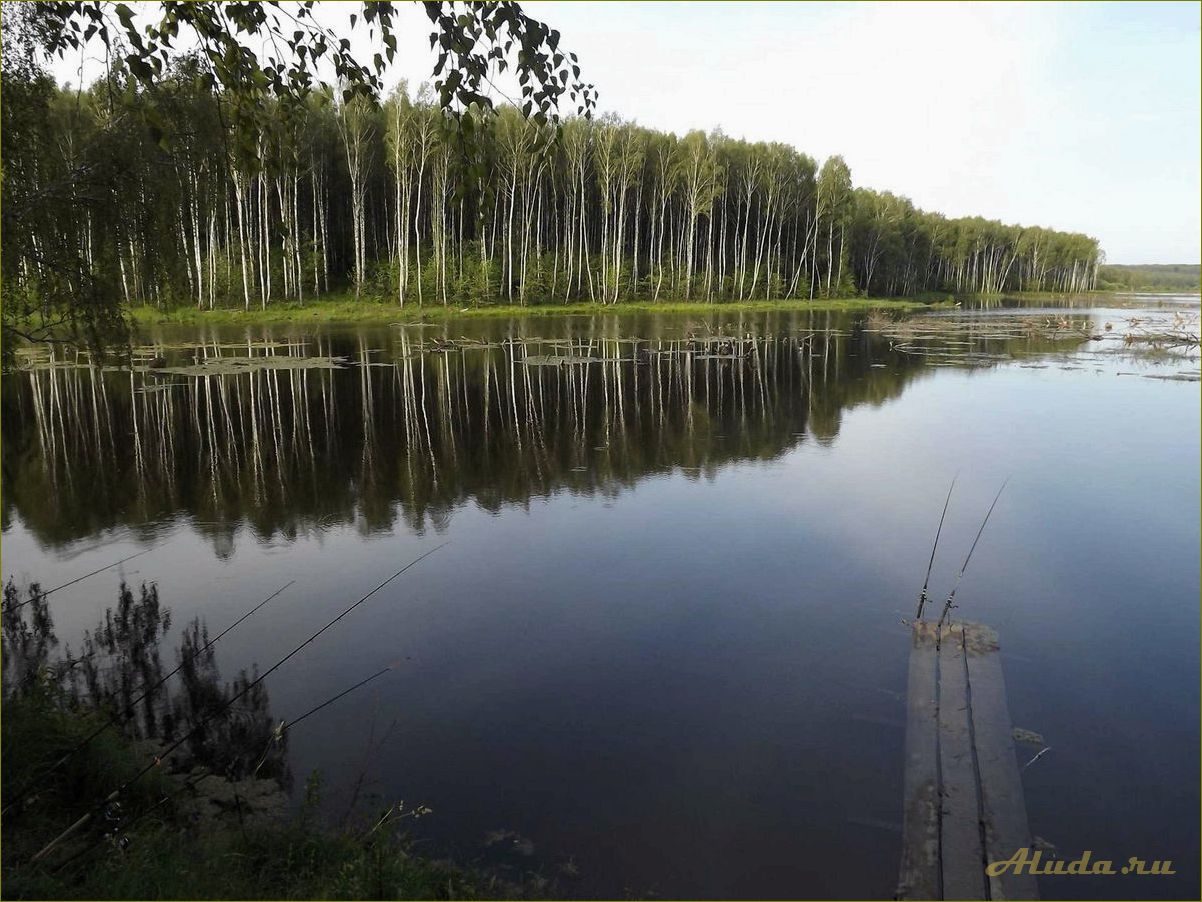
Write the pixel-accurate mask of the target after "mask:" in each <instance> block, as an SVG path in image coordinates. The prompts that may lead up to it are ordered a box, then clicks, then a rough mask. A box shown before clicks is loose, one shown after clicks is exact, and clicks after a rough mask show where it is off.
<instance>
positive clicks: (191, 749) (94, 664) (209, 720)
mask: <svg viewBox="0 0 1202 902" xmlns="http://www.w3.org/2000/svg"><path fill="white" fill-rule="evenodd" d="M49 594H50V593H49V592H47V591H44V590H43V588H42V586H41V585H39V584H38V583H32V584H30V585H29V586H27V587H25V590H24V591H23V592H22V591H21V590H20V589H18V587H17V586H16V585H15V584H14V583H13V581H12V580H9V582H8V583H7V584H6V585H5V587H4V597H3V604H2V606H0V624H2V627H3V629H2V648H0V661H2V666H3V677H4V694H5V697H7V698H11V697H14V696H25V695H29V694H31V693H39V694H43V695H46V693H47V691H48V692H49V694H48V695H46V697H47V698H49V699H53V700H54V702H55V703H56V704H59V705H62V706H64V707H65V708H66V709H68V710H75V711H78V710H88V711H98V712H101V713H102V715H103V716H105V717H111V718H112V719H113V720H114V722H115V723H117V724H120V727H121V730H122V731H123V732H124V733H125V734H126V735H127V736H130V737H131V738H134V739H137V740H142V741H147V742H150V743H152V744H153V747H154V748H156V749H162V748H166V747H169V746H172V745H174V744H175V743H176V742H177V741H178V742H179V743H181V744H182V746H183V748H182V750H181V751H180V753H179V754H178V755H176V756H175V760H176V761H177V762H178V761H179V760H183V761H184V762H186V763H185V764H184V765H183V769H184V770H187V769H189V768H191V767H204V768H206V769H208V770H210V771H212V772H214V773H220V774H224V775H226V776H228V777H230V778H231V779H241V778H243V777H246V776H249V775H250V774H251V773H252V772H253V773H254V774H255V775H257V776H259V777H262V778H264V779H268V778H270V779H273V780H276V781H277V782H279V783H280V784H281V785H288V784H289V783H290V782H291V773H290V771H289V769H288V756H287V734H286V733H281V734H279V735H276V733H275V730H274V727H275V722H274V719H273V717H272V714H271V704H270V700H269V697H268V693H267V688H266V686H265V685H263V684H262V683H257V684H256V682H255V681H256V678H257V676H258V674H257V671H256V672H253V673H248V672H247V671H245V670H243V671H242V672H240V673H239V674H238V676H237V677H236V678H235V679H234V680H233V681H232V682H231V683H226V682H225V681H224V680H223V679H222V677H221V673H220V671H219V670H218V667H217V663H216V659H215V656H214V648H213V644H212V643H211V642H210V639H209V631H208V627H207V626H206V625H205V623H204V622H203V621H202V620H201V619H200V618H199V617H196V618H193V619H192V620H191V621H190V622H189V623H188V624H187V625H186V626H185V628H184V630H183V632H182V635H181V637H180V644H179V645H178V646H177V647H176V649H175V653H174V658H175V660H176V662H177V663H178V667H173V668H171V669H170V670H167V669H165V668H164V662H163V652H162V646H163V645H164V643H166V642H168V641H170V639H169V637H170V632H171V611H170V610H169V609H168V608H167V607H165V606H164V605H162V604H161V602H160V600H159V590H158V587H157V586H156V585H154V584H153V583H152V584H149V585H147V584H146V583H143V584H142V585H141V587H140V590H139V591H138V593H137V594H136V595H135V593H134V590H133V589H132V588H131V587H130V586H128V585H127V584H126V583H124V582H122V583H121V587H120V589H119V591H118V593H117V605H116V607H109V608H106V609H105V612H104V615H103V617H102V618H101V620H100V622H99V623H97V624H96V626H95V627H94V628H93V629H90V630H87V631H85V632H84V634H83V636H82V639H81V641H80V642H79V644H78V646H77V648H78V651H77V652H73V651H72V648H71V645H70V644H68V645H67V646H65V647H64V648H63V650H62V653H61V654H59V653H58V649H59V646H60V640H59V637H58V635H57V633H56V631H55V626H54V618H53V616H52V615H51V613H50V603H49V601H48V599H47V596H48V595H49ZM176 675H178V680H173V679H172V677H173V676H176ZM234 700H236V704H235V703H234Z"/></svg>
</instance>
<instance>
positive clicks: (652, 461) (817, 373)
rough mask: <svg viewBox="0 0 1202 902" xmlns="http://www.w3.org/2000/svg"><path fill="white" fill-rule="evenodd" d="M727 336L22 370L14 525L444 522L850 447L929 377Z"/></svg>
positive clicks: (384, 341) (166, 351) (862, 338)
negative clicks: (878, 409) (866, 412)
mask: <svg viewBox="0 0 1202 902" xmlns="http://www.w3.org/2000/svg"><path fill="white" fill-rule="evenodd" d="M849 325H850V324H849ZM726 332H727V333H733V335H734V336H737V337H723V336H722V335H715V334H713V333H709V332H706V333H705V334H704V335H697V334H690V333H685V334H683V335H680V336H676V337H671V338H658V339H651V340H645V339H632V338H626V337H622V336H621V335H615V334H606V335H605V336H602V337H597V336H592V337H583V338H581V337H574V338H573V337H564V338H559V339H521V338H511V337H500V338H497V337H488V338H483V339H478V340H476V339H471V340H469V339H461V340H451V339H446V338H444V339H437V338H433V337H431V336H430V333H429V332H422V333H420V334H419V333H417V332H416V331H414V330H401V329H394V330H392V332H391V333H390V334H381V333H379V332H375V333H365V332H360V333H353V332H352V333H342V334H339V335H333V336H331V335H322V336H320V337H317V338H310V339H307V340H303V341H292V342H262V341H260V342H252V343H250V344H247V343H243V344H241V345H240V346H238V347H235V346H233V345H223V344H219V343H215V342H214V343H211V344H207V345H201V344H196V345H192V344H187V345H173V346H170V347H166V346H161V347H159V348H156V349H155V351H154V353H155V354H156V355H158V357H159V359H157V360H156V361H155V362H154V363H152V364H151V365H150V366H141V367H135V368H134V371H133V372H130V371H128V370H126V371H117V372H104V371H101V370H99V369H98V368H96V367H92V366H88V365H75V364H74V361H73V362H72V365H70V366H68V365H64V362H63V361H62V360H57V361H49V360H44V361H41V362H35V363H34V364H32V365H30V366H28V367H27V368H26V369H24V370H22V371H20V372H15V373H12V374H9V375H7V376H5V379H6V384H5V389H4V395H3V430H4V445H3V470H4V473H3V475H4V480H5V486H6V489H7V491H6V492H5V493H4V518H5V522H7V521H8V520H9V518H10V517H11V516H12V515H13V514H14V513H16V514H18V515H19V516H20V517H21V519H22V520H23V521H24V523H25V524H26V525H27V527H28V528H29V529H30V530H32V531H33V532H34V533H35V535H36V536H37V537H38V538H39V539H40V540H41V541H43V542H47V543H52V544H54V543H64V542H69V541H72V540H75V539H78V538H80V537H83V536H86V535H89V534H93V533H95V532H96V531H98V530H102V529H106V528H110V527H113V526H120V525H123V526H132V527H135V528H137V527H138V526H139V525H142V524H146V523H149V522H152V521H155V520H161V519H164V518H171V517H175V516H179V515H181V514H183V515H187V516H189V517H191V518H192V520H193V521H194V523H195V526H196V528H197V529H199V530H201V531H202V532H205V533H207V534H209V535H210V536H211V537H212V539H213V541H214V543H215V546H216V547H217V549H218V552H219V553H223V551H224V549H228V548H229V547H230V545H231V539H232V536H233V533H234V530H235V529H236V528H237V527H238V526H239V525H240V524H242V523H246V524H248V525H250V526H251V527H252V528H253V529H254V530H255V531H257V532H258V533H259V534H261V535H271V534H276V533H279V534H283V535H294V534H296V533H297V532H298V531H303V530H305V529H307V528H310V527H312V526H314V525H317V524H327V523H331V522H347V523H350V522H353V523H356V524H357V525H358V526H359V527H360V528H361V529H363V530H364V531H367V532H371V531H375V530H380V529H386V528H388V527H390V526H391V525H392V524H393V522H394V521H395V520H396V518H397V517H398V516H400V517H402V518H403V519H404V521H405V522H406V523H407V524H409V525H410V526H411V527H412V528H414V529H419V530H420V529H423V528H425V527H426V526H428V525H433V526H434V527H435V528H436V529H437V528H440V527H441V526H442V525H443V524H445V522H446V520H447V518H448V516H449V514H450V512H451V511H452V510H453V509H454V508H455V506H456V505H459V504H462V503H464V502H465V501H467V500H473V501H475V502H476V503H477V504H479V505H480V506H481V507H483V508H485V509H488V510H496V509H498V508H500V507H501V506H502V505H505V504H511V503H519V504H520V503H524V502H526V501H527V500H528V499H529V498H530V497H531V496H538V495H546V494H548V493H551V492H554V491H556V490H560V489H567V490H569V491H572V492H577V493H582V494H592V493H594V492H601V493H606V494H608V493H615V492H617V491H620V489H621V487H623V486H627V485H632V484H633V483H634V482H635V481H636V480H638V479H639V478H641V477H644V476H646V475H648V474H651V473H654V472H658V471H664V470H666V469H670V468H673V467H680V468H684V469H687V470H689V471H700V472H703V473H709V472H712V471H714V470H715V469H716V468H717V467H720V466H721V465H722V464H725V463H728V462H731V461H738V460H749V459H770V458H773V457H776V456H778V455H780V454H781V453H783V452H784V451H786V450H787V449H789V448H790V447H792V446H794V445H795V444H796V443H798V442H801V441H806V440H807V439H808V440H815V439H816V440H818V441H820V442H825V441H830V440H832V439H833V438H834V437H835V435H836V434H837V431H838V428H839V422H840V416H841V413H842V411H843V410H844V409H846V408H849V407H852V406H855V405H857V404H860V403H863V402H869V403H880V402H882V401H884V400H887V399H889V398H892V397H895V396H896V395H898V394H899V393H900V392H901V390H902V388H903V387H904V385H905V384H906V382H907V381H908V380H909V379H910V378H913V376H914V375H915V374H917V373H919V372H921V371H922V370H923V368H924V362H923V360H922V359H921V358H920V357H916V356H915V355H913V354H907V353H904V352H902V351H899V350H898V349H897V348H895V347H894V342H893V341H891V340H890V339H889V338H888V337H887V336H885V335H882V334H877V333H875V332H872V331H869V330H864V329H862V328H859V327H856V328H848V329H844V330H841V331H836V330H823V331H815V332H808V331H799V330H788V331H787V333H786V334H779V333H778V334H767V335H763V334H757V333H756V332H754V331H749V330H747V329H746V328H740V329H737V330H736V329H733V328H732V329H728V330H726ZM423 335H424V336H425V337H424V338H423V337H422V336H423ZM964 337H965V336H964V335H963V334H960V335H958V336H957V339H958V340H959V341H961V342H962V341H963V340H964ZM991 350H993V351H997V350H998V348H997V347H996V343H995V344H994V347H992V348H991ZM148 353H149V352H148ZM315 358H325V360H320V361H315ZM329 358H343V359H344V360H345V365H344V366H342V367H341V368H331V367H330V366H329V364H328V359H329ZM315 364H316V365H315ZM156 367H157V368H156ZM210 373H211V374H210Z"/></svg>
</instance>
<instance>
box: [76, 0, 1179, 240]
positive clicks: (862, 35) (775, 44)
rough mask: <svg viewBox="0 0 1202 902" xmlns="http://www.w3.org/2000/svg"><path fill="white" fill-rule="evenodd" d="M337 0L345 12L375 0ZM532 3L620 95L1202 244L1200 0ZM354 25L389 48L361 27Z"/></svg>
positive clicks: (416, 70) (1112, 233) (420, 21)
mask: <svg viewBox="0 0 1202 902" xmlns="http://www.w3.org/2000/svg"><path fill="white" fill-rule="evenodd" d="M319 5H320V6H322V7H324V8H323V9H322V11H321V18H322V20H323V21H325V22H326V23H327V24H331V25H341V23H344V22H346V20H347V17H348V16H349V14H350V13H351V12H352V11H355V6H357V4H340V3H329V2H327V3H323V4H319ZM523 5H524V8H525V9H526V10H527V12H529V13H530V14H531V15H534V16H536V17H537V18H540V19H542V20H543V21H545V22H547V23H549V24H550V25H551V26H552V27H554V28H557V29H559V30H560V32H561V33H562V35H563V44H564V46H566V47H567V48H568V49H570V50H573V51H575V52H576V53H577V54H578V55H579V57H580V64H581V67H582V69H583V74H584V77H585V78H586V79H587V80H588V81H591V82H592V83H594V84H595V85H596V86H597V88H598V90H599V91H600V93H601V98H600V109H601V110H602V111H613V112H617V113H619V114H621V115H623V116H625V117H627V118H632V119H635V120H637V121H638V122H639V123H641V124H643V125H647V126H651V127H654V128H659V129H664V130H669V131H676V132H679V133H682V132H685V131H688V130H689V129H693V128H701V129H705V130H707V131H708V130H710V129H712V128H716V127H721V128H722V130H723V131H725V132H726V133H727V134H729V135H732V136H735V137H745V138H748V139H751V140H776V141H785V142H788V143H790V144H793V145H794V146H796V147H798V148H799V149H800V150H802V151H804V152H805V153H808V154H810V155H811V156H813V157H815V158H816V159H818V160H819V161H821V160H822V159H824V158H825V157H826V156H828V155H830V154H835V153H839V154H842V155H843V157H844V159H846V160H847V162H848V165H849V166H850V167H851V171H852V178H853V180H854V182H855V183H856V184H857V185H867V186H870V187H873V188H879V189H886V190H890V191H893V192H895V193H898V194H903V195H905V196H907V197H909V198H911V199H912V200H913V201H914V202H915V203H916V204H917V205H918V206H920V207H923V208H925V209H930V210H938V211H941V212H943V213H946V214H948V215H952V216H960V215H969V214H980V215H982V216H986V217H988V218H991V219H1001V220H1003V221H1006V222H1020V223H1023V224H1029V225H1044V226H1049V227H1054V228H1059V229H1068V230H1073V231H1081V232H1086V233H1088V234H1091V235H1095V236H1097V237H1098V238H1099V239H1100V240H1101V242H1102V246H1103V248H1104V249H1105V250H1106V253H1107V257H1108V259H1109V260H1110V261H1111V262H1114V263H1197V262H1199V260H1200V259H1202V250H1200V243H1202V242H1200V237H1199V231H1200V230H1199V209H1200V205H1202V186H1200V176H1199V169H1200V166H1199V161H1200V158H1202V147H1200V141H1199V136H1200V134H1202V121H1200V116H1199V108H1200V104H1202V100H1200V92H1199V80H1200V72H1202V57H1200V43H1202V39H1200V33H1199V10H1200V7H1199V4H1197V3H1167V4H1154V3H1132V4H1121V3H1120V4H1109V3H1098V4H1054V3H1031V4H986V3H970V4H959V3H931V4H928V3H647V2H642V3H627V2H619V3H564V2H551V0H530V2H526V3H525V4H523ZM400 26H401V33H400V35H399V37H400V48H399V50H400V53H399V57H398V60H397V62H396V64H395V65H394V66H393V67H392V69H391V70H390V72H389V74H388V75H387V76H386V80H387V81H389V82H394V81H396V80H397V79H399V78H402V77H404V78H408V79H409V80H410V81H411V82H412V83H414V84H416V83H417V82H420V81H422V80H425V79H428V78H429V77H430V70H431V67H432V65H433V59H434V58H433V54H432V53H431V51H430V50H429V41H428V34H429V31H430V26H429V22H428V20H427V19H426V18H425V15H424V13H423V12H422V11H421V9H420V8H419V7H418V6H417V5H413V6H412V7H404V8H403V9H402V14H401V20H400ZM353 40H354V45H355V47H356V49H357V50H359V49H361V50H362V51H364V57H365V58H368V57H370V54H371V52H374V49H375V48H372V49H371V50H368V47H369V44H368V41H367V38H366V33H365V32H364V31H363V28H362V26H360V27H359V28H358V29H357V30H356V35H355V36H354V38H353ZM78 69H79V60H78V58H77V59H74V60H66V61H64V62H62V63H60V64H59V65H58V66H57V67H56V74H57V75H58V77H59V79H60V81H61V80H72V81H77V80H78V77H79V76H78ZM91 69H92V67H90V66H89V67H88V68H86V69H85V72H84V75H85V79H90V77H92V75H93V72H92V71H90V70H91Z"/></svg>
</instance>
